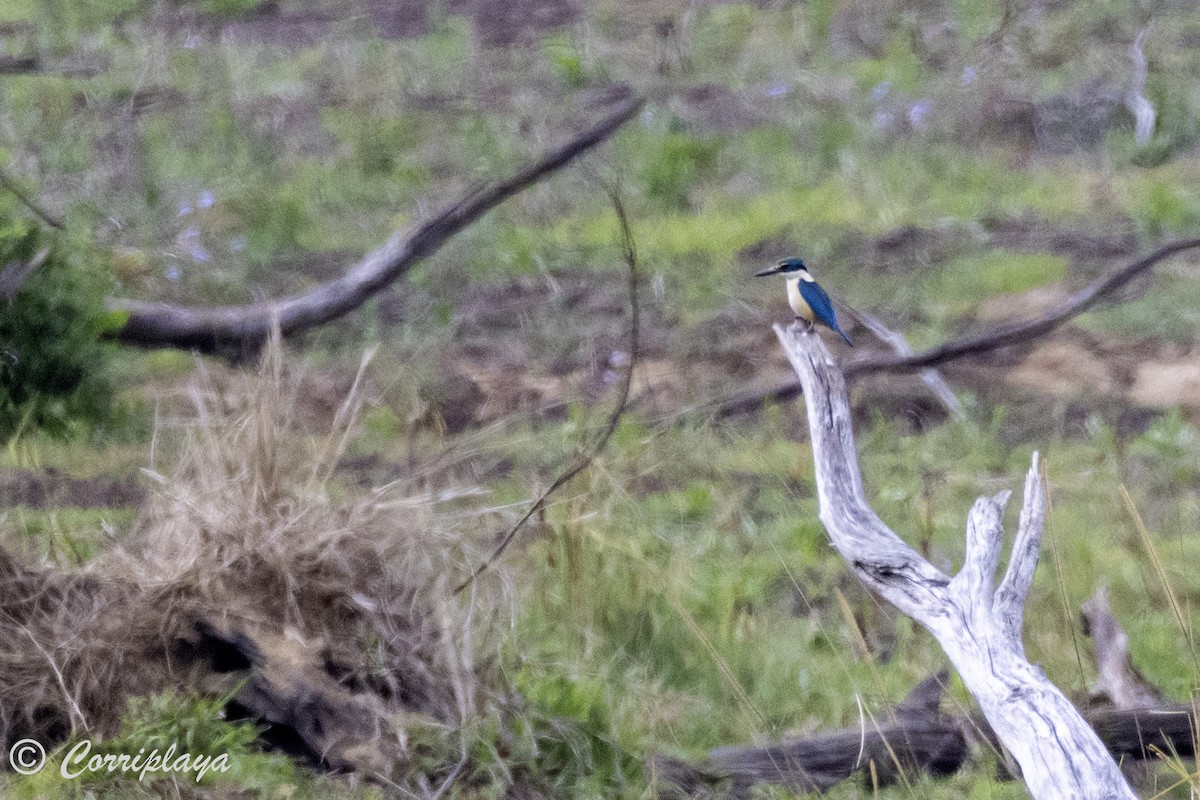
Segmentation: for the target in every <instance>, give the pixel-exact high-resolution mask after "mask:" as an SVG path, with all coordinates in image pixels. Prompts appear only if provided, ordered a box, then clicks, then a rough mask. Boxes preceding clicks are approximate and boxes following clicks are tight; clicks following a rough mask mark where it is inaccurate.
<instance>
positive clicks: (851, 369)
mask: <svg viewBox="0 0 1200 800" xmlns="http://www.w3.org/2000/svg"><path fill="white" fill-rule="evenodd" d="M1196 248H1200V239H1184V240H1182V241H1178V242H1172V243H1170V244H1168V245H1164V246H1163V247H1160V248H1159V249H1158V250H1155V251H1154V252H1153V253H1150V254H1149V255H1147V256H1145V257H1143V258H1141V259H1139V260H1137V261H1135V262H1133V263H1132V264H1127V265H1125V266H1123V267H1118V268H1117V269H1114V270H1113V271H1111V272H1109V273H1108V274H1106V275H1104V276H1103V277H1101V278H1098V279H1097V280H1095V281H1093V282H1092V283H1090V284H1088V285H1087V286H1085V287H1084V288H1083V289H1080V290H1079V291H1078V292H1076V293H1075V294H1073V295H1071V296H1070V297H1068V298H1067V299H1066V300H1064V301H1063V302H1062V303H1060V304H1058V305H1057V306H1055V307H1054V308H1052V309H1050V310H1049V311H1047V312H1046V313H1045V314H1042V315H1041V316H1039V317H1034V318H1032V319H1027V320H1022V321H1020V322H1014V323H1010V324H1008V325H1000V326H998V327H995V328H992V329H991V330H987V331H983V332H982V333H976V334H972V335H970V336H964V337H962V338H959V339H952V340H951V341H949V342H944V343H943V344H940V345H937V346H936V347H931V348H929V349H928V350H924V351H922V352H920V353H916V354H912V355H886V354H883V353H879V354H875V355H867V356H863V357H860V358H855V359H853V360H851V361H848V362H846V363H845V364H843V365H842V373H843V374H844V375H845V376H846V377H847V378H855V377H858V376H861V375H869V374H871V373H875V372H912V371H914V370H924V369H926V368H928V367H934V366H937V365H939V364H945V363H946V362H949V361H954V360H956V359H959V358H962V357H963V356H969V355H978V354H980V353H987V352H990V351H992V350H997V349H999V348H1001V347H1008V346H1010V345H1015V344H1021V343H1022V342H1028V341H1032V340H1034V339H1037V338H1039V337H1041V336H1044V335H1045V334H1047V333H1049V332H1050V331H1052V330H1054V329H1055V328H1057V327H1058V326H1059V325H1062V324H1063V323H1064V322H1067V321H1069V320H1071V319H1072V318H1074V317H1077V316H1079V315H1080V314H1082V313H1083V312H1084V311H1087V310H1088V309H1089V308H1091V307H1092V306H1094V305H1096V304H1097V303H1099V302H1100V301H1101V300H1103V299H1104V298H1105V297H1107V296H1109V295H1111V294H1112V293H1114V292H1116V291H1117V290H1118V289H1120V288H1121V287H1122V286H1125V285H1126V284H1127V283H1129V282H1130V281H1131V280H1133V279H1134V278H1136V277H1137V276H1138V275H1141V274H1142V273H1143V272H1145V271H1147V270H1149V269H1151V268H1153V267H1155V266H1157V265H1158V264H1159V263H1160V262H1162V261H1164V260H1166V259H1167V258H1170V257H1171V256H1173V255H1176V254H1178V253H1182V252H1184V251H1187V250H1195V249H1196ZM798 394H800V384H798V383H793V382H791V381H788V382H786V383H779V384H777V385H775V386H772V387H771V388H769V389H766V390H762V391H756V392H749V393H744V394H737V395H734V396H732V397H729V398H726V399H725V400H723V401H721V402H720V403H718V404H717V406H716V408H715V409H713V410H712V412H711V413H712V414H713V415H714V416H716V417H718V418H724V417H729V416H734V415H736V414H746V413H750V412H753V411H756V410H758V409H759V408H761V407H762V406H763V405H764V404H765V403H780V402H783V401H784V400H790V399H792V398H793V397H795V396H796V395H798Z"/></svg>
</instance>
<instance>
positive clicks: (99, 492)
mask: <svg viewBox="0 0 1200 800" xmlns="http://www.w3.org/2000/svg"><path fill="white" fill-rule="evenodd" d="M145 497H146V491H145V489H144V488H143V487H142V486H141V485H140V484H138V482H137V481H136V480H134V479H133V478H132V477H124V478H103V477H100V478H73V477H71V476H70V475H67V474H66V473H65V472H63V471H61V470H57V469H54V468H53V467H49V468H46V469H42V470H23V469H0V498H3V499H2V500H0V506H3V507H4V508H12V507H13V506H26V507H28V508H63V507H73V508H127V507H130V506H139V505H141V503H142V501H143V500H145Z"/></svg>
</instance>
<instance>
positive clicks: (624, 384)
mask: <svg viewBox="0 0 1200 800" xmlns="http://www.w3.org/2000/svg"><path fill="white" fill-rule="evenodd" d="M603 185H604V191H605V192H606V193H607V194H608V198H609V200H610V201H611V202H612V206H613V211H614V212H616V215H617V223H618V224H619V225H620V228H621V246H622V249H623V251H624V257H625V264H626V266H627V267H628V276H629V367H628V369H626V370H625V374H624V375H623V376H622V378H621V386H620V388H619V389H618V391H617V404H616V406H615V407H614V408H613V410H612V413H610V414H609V416H608V421H607V422H606V423H605V425H604V428H603V429H602V430H601V431H600V436H599V438H597V439H596V442H595V444H594V445H593V446H592V447H591V449H589V450H588V451H586V452H585V453H583V454H582V455H581V456H580V457H579V458H578V460H576V461H575V463H574V464H572V465H571V466H570V467H569V468H568V469H567V470H566V471H565V472H563V473H562V474H561V475H559V476H558V477H557V478H556V479H555V480H554V483H552V484H550V486H549V487H548V488H547V489H546V490H545V491H544V492H542V493H541V494H540V495H538V497H537V499H536V500H534V501H533V504H532V505H530V506H529V509H528V510H527V511H526V512H525V513H524V514H523V515H522V516H521V518H520V519H519V520H517V522H516V524H514V525H513V526H512V527H511V528H509V529H508V532H507V533H505V534H504V536H503V537H501V539H500V543H499V544H497V545H496V549H495V550H494V551H492V554H491V556H489V557H488V559H487V560H486V561H484V562H483V563H482V564H480V565H479V566H478V567H476V568H475V570H474V572H472V573H471V575H470V577H468V578H467V579H466V580H464V581H463V582H462V583H460V584H459V585H458V586H456V587H455V588H454V594H458V593H459V592H461V591H462V590H463V589H465V588H466V587H468V586H470V585H471V584H472V583H473V582H474V581H475V579H476V578H478V577H479V576H480V575H482V574H483V573H484V572H485V571H486V570H487V569H488V568H489V567H491V566H492V564H494V563H496V560H497V559H499V558H500V556H501V555H503V554H504V551H505V550H507V549H508V546H509V545H510V544H512V541H513V539H514V538H515V537H516V535H517V534H518V533H519V532H520V530H521V529H522V528H523V527H525V523H527V522H528V521H529V520H530V519H531V518H532V517H533V515H534V514H537V513H538V512H539V511H541V510H542V509H543V508H545V507H546V501H547V500H549V499H550V497H551V496H552V495H553V494H554V493H555V492H557V491H558V490H559V489H561V488H562V487H563V486H565V485H566V484H567V483H568V482H569V481H570V480H571V479H572V478H574V477H575V476H576V475H578V474H579V473H581V472H583V471H584V470H585V469H587V468H588V466H590V465H591V463H592V462H593V461H594V460H595V459H596V457H597V456H598V455H600V453H601V452H602V451H603V450H604V448H605V447H606V446H607V445H608V440H609V439H611V438H612V435H613V432H614V431H616V429H617V424H618V423H619V422H620V421H621V415H622V414H624V413H625V407H626V405H627V404H628V402H629V389H630V387H631V386H632V385H633V371H634V369H635V368H636V367H637V352H638V334H639V312H638V290H637V282H638V258H637V248H636V245H635V242H634V239H633V232H632V231H631V230H630V227H629V218H628V216H627V215H626V213H625V204H624V203H623V202H622V200H621V196H620V194H618V192H617V190H616V189H614V188H613V187H612V186H609V185H608V184H603Z"/></svg>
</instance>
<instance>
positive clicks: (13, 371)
mask: <svg viewBox="0 0 1200 800" xmlns="http://www.w3.org/2000/svg"><path fill="white" fill-rule="evenodd" d="M42 248H49V253H48V255H47V256H46V259H45V261H44V262H43V263H42V264H41V265H40V266H38V267H37V268H36V269H34V270H33V272H32V273H30V275H29V277H28V278H27V279H26V280H25V282H24V283H23V284H22V285H21V287H20V288H19V289H18V290H17V291H16V293H15V294H14V295H13V296H12V297H11V298H9V299H7V300H3V299H0V442H6V441H10V440H11V439H12V438H13V437H15V436H19V435H21V434H23V433H27V432H29V431H32V430H35V429H40V430H43V431H45V432H47V433H49V434H51V435H53V436H57V437H64V438H65V437H67V436H69V435H70V434H72V433H76V432H79V431H80V430H83V429H86V428H89V427H92V426H93V425H95V424H98V423H101V422H103V421H105V420H106V419H108V418H109V415H110V413H111V411H112V408H113V403H112V400H113V383H112V380H111V376H110V373H109V370H108V369H107V365H108V362H109V359H110V356H111V355H112V351H113V349H114V345H112V344H110V343H107V342H104V341H102V336H103V335H104V334H105V333H106V332H108V331H112V330H116V329H119V328H120V327H121V325H122V324H123V323H124V318H123V316H122V315H120V314H117V313H113V312H107V311H105V309H104V295H105V293H106V291H107V290H108V288H109V286H110V284H109V280H108V273H107V271H103V270H100V269H98V268H97V265H96V264H95V263H91V262H88V261H85V260H84V258H83V257H82V256H81V255H79V254H75V253H72V252H69V251H68V250H67V249H66V248H64V247H62V246H61V245H60V243H58V242H54V241H51V240H49V239H48V237H47V236H46V235H45V234H44V233H43V231H42V230H41V229H40V228H38V227H37V226H35V225H33V224H32V223H29V222H25V221H21V220H14V219H12V218H9V219H4V218H3V215H2V212H0V271H3V270H4V269H5V268H6V267H7V266H8V265H12V264H28V263H30V261H31V259H33V258H34V257H35V256H36V254H38V253H39V251H41V250H42Z"/></svg>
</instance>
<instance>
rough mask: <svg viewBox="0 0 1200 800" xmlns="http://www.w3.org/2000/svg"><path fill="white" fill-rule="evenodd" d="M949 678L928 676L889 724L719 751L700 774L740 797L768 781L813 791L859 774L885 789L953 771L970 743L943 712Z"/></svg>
mask: <svg viewBox="0 0 1200 800" xmlns="http://www.w3.org/2000/svg"><path fill="white" fill-rule="evenodd" d="M947 677H948V673H947V672H946V671H942V672H941V673H938V674H937V675H933V676H931V677H929V678H926V679H925V680H924V681H922V682H921V683H920V684H918V685H917V687H916V688H915V689H913V690H912V692H911V693H910V694H909V695H908V697H907V698H905V699H904V702H902V703H901V704H900V705H898V706H896V708H894V709H892V710H891V712H890V713H888V714H886V715H885V716H884V717H883V718H882V719H878V720H867V721H866V722H865V724H864V725H863V726H855V727H853V728H843V729H841V730H837V731H830V732H829V733H824V734H821V735H820V736H816V737H812V738H804V739H791V740H787V741H782V742H778V743H776V744H771V745H766V746H763V747H720V748H717V749H716V750H713V751H712V752H711V753H710V754H709V757H708V759H707V760H706V761H705V762H704V763H703V765H702V766H701V770H702V771H703V772H704V773H705V774H706V775H708V776H709V777H710V778H717V779H721V780H728V781H729V783H730V791H731V792H732V794H733V795H734V796H735V797H745V796H747V795H748V794H749V792H750V788H751V787H752V786H753V785H754V784H756V783H760V782H764V781H766V782H769V783H777V784H782V785H784V786H787V787H788V788H790V789H792V790H794V791H806V792H811V791H824V790H825V789H828V788H830V787H831V786H834V785H835V784H838V783H841V782H842V781H844V780H846V779H847V778H849V777H850V776H852V775H854V774H856V773H859V772H863V773H864V774H865V775H867V776H872V777H870V778H868V780H872V781H874V782H877V783H878V785H880V786H887V785H890V784H893V783H895V782H897V781H898V780H899V776H900V772H901V770H904V771H905V772H906V773H909V774H912V773H914V772H915V771H921V772H928V773H931V774H933V775H950V774H953V773H954V772H956V771H957V770H958V768H959V767H960V766H961V765H962V763H963V761H964V760H965V759H966V757H967V739H966V736H965V735H964V734H963V730H962V725H961V724H960V723H959V722H958V721H956V720H954V719H951V718H950V717H947V716H945V715H943V714H942V713H941V712H940V711H939V710H938V706H939V704H940V702H941V698H942V690H943V688H944V687H945V681H946V678H947Z"/></svg>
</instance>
